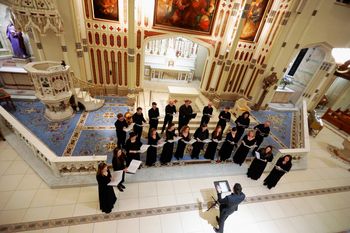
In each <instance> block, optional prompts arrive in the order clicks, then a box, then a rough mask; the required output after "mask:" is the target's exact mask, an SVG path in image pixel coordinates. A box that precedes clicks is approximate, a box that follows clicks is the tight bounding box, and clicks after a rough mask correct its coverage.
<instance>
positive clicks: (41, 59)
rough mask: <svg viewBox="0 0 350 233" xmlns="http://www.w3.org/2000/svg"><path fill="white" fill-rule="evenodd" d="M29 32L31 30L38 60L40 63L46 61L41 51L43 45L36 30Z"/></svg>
mask: <svg viewBox="0 0 350 233" xmlns="http://www.w3.org/2000/svg"><path fill="white" fill-rule="evenodd" d="M31 30H32V34H33V39H34V42H35V46H36V48H37V51H38V54H39V60H40V61H45V60H46V56H45V53H44V50H43V45H42V43H41V41H40V34H39V32H38V31H37V30H35V29H33V28H32V29H31Z"/></svg>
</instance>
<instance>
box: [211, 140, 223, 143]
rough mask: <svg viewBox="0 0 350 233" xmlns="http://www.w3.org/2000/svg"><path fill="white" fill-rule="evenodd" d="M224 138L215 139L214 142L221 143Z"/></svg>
mask: <svg viewBox="0 0 350 233" xmlns="http://www.w3.org/2000/svg"><path fill="white" fill-rule="evenodd" d="M223 141H224V140H220V141H219V140H217V139H213V142H216V143H221V142H223Z"/></svg>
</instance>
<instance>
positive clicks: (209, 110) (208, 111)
mask: <svg viewBox="0 0 350 233" xmlns="http://www.w3.org/2000/svg"><path fill="white" fill-rule="evenodd" d="M212 115H213V107H212V103H211V102H210V101H209V103H208V106H205V107H204V108H203V116H202V119H201V124H200V125H203V124H206V125H207V124H208V123H209V120H210V117H211V116H212Z"/></svg>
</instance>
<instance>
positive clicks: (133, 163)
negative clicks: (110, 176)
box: [127, 159, 142, 174]
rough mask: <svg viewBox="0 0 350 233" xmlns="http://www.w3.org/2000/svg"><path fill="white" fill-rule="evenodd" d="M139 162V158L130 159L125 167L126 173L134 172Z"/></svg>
mask: <svg viewBox="0 0 350 233" xmlns="http://www.w3.org/2000/svg"><path fill="white" fill-rule="evenodd" d="M141 163H142V162H141V161H140V160H136V159H133V160H131V163H130V165H129V167H128V168H127V173H132V174H135V173H136V171H137V169H138V168H139V167H140V165H141Z"/></svg>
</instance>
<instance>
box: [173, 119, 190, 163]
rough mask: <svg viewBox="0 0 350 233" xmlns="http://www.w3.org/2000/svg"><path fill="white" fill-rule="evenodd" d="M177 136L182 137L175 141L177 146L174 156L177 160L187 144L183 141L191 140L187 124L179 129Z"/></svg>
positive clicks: (181, 156)
mask: <svg viewBox="0 0 350 233" xmlns="http://www.w3.org/2000/svg"><path fill="white" fill-rule="evenodd" d="M179 136H180V137H182V138H181V139H180V140H179V141H178V143H177V148H176V152H175V158H176V159H177V160H179V159H182V158H183V156H184V152H185V148H186V145H187V144H186V143H185V142H189V141H190V140H191V135H190V127H189V126H188V125H185V126H184V127H182V129H181V130H180V135H179Z"/></svg>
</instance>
